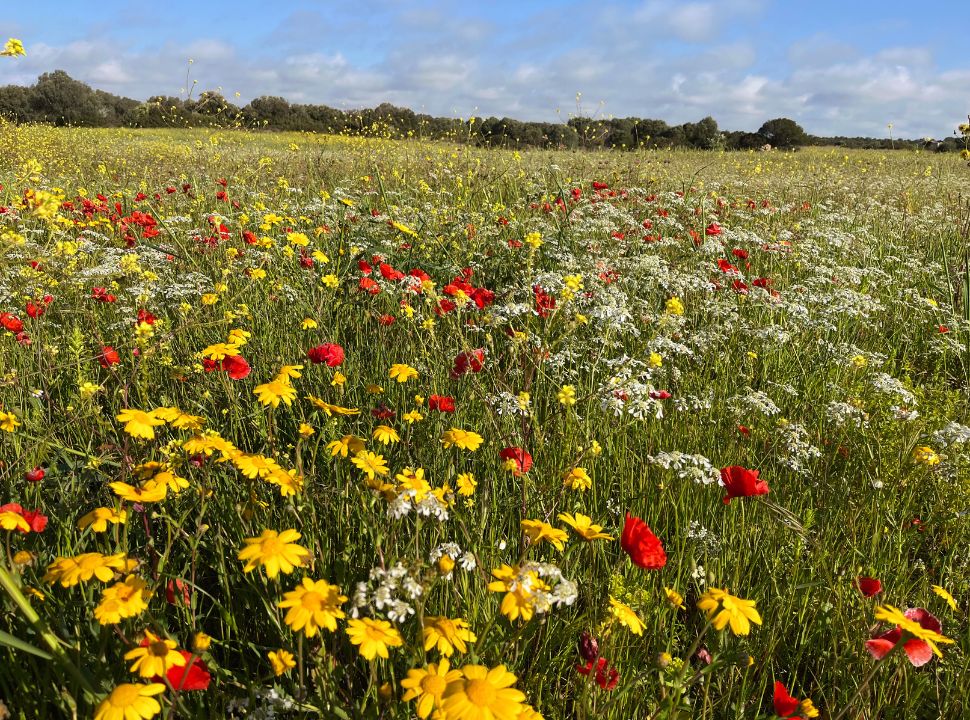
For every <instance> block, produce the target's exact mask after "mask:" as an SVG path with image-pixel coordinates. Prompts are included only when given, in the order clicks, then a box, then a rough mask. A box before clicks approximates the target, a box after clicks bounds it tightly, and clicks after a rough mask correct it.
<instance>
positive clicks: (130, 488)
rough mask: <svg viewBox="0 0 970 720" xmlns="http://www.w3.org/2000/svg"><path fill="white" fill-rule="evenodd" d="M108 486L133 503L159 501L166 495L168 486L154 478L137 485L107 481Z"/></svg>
mask: <svg viewBox="0 0 970 720" xmlns="http://www.w3.org/2000/svg"><path fill="white" fill-rule="evenodd" d="M108 487H110V488H111V489H112V490H114V492H115V495H117V496H118V497H120V498H121V499H122V500H127V501H128V502H135V503H153V502H161V501H162V500H164V499H165V497H166V496H167V495H168V486H167V485H166V484H165V483H159V482H155V481H154V480H148V481H147V482H144V483H142V484H141V485H139V486H137V487H136V486H134V485H129V484H128V483H125V482H113V483H108Z"/></svg>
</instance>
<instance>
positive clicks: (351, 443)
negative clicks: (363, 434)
mask: <svg viewBox="0 0 970 720" xmlns="http://www.w3.org/2000/svg"><path fill="white" fill-rule="evenodd" d="M327 449H328V450H329V451H330V455H331V456H332V457H337V455H340V456H341V457H347V454H348V453H353V454H354V455H356V454H357V453H359V452H361V451H362V450H363V449H364V439H363V438H359V437H357V436H356V435H344V436H343V437H342V438H340V439H339V440H331V441H330V442H328V443H327Z"/></svg>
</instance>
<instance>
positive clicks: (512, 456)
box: [498, 447, 532, 476]
mask: <svg viewBox="0 0 970 720" xmlns="http://www.w3.org/2000/svg"><path fill="white" fill-rule="evenodd" d="M498 456H499V457H500V458H502V459H503V460H511V461H512V462H514V463H515V470H513V471H512V474H513V475H516V476H519V475H524V474H525V473H527V472H529V470H530V469H531V468H532V456H531V455H530V454H529V453H527V452H526V451H525V450H523V449H522V448H519V447H507V448H505V449H504V450H502V451H501V452H500V453H499V454H498Z"/></svg>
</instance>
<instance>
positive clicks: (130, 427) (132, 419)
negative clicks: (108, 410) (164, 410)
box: [115, 408, 165, 440]
mask: <svg viewBox="0 0 970 720" xmlns="http://www.w3.org/2000/svg"><path fill="white" fill-rule="evenodd" d="M115 420H117V421H118V422H123V423H125V432H126V433H128V434H129V435H131V436H132V437H135V438H142V439H144V440H154V439H155V428H157V427H158V426H159V425H164V424H165V421H164V420H162V419H161V418H160V417H158V416H157V415H156V414H155V412H154V411H152V412H145V411H144V410H135V409H134V408H128V409H127V410H122V411H121V412H120V413H119V414H118V415H117V416H116V417H115Z"/></svg>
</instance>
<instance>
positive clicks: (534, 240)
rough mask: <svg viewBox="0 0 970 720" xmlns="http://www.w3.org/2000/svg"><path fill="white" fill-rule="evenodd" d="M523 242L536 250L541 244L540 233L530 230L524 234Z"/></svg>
mask: <svg viewBox="0 0 970 720" xmlns="http://www.w3.org/2000/svg"><path fill="white" fill-rule="evenodd" d="M525 242H526V244H527V245H528V246H529V247H531V248H532V249H533V250H537V249H538V248H539V246H540V245H542V233H537V232H530V233H529V234H528V235H526V236H525Z"/></svg>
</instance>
